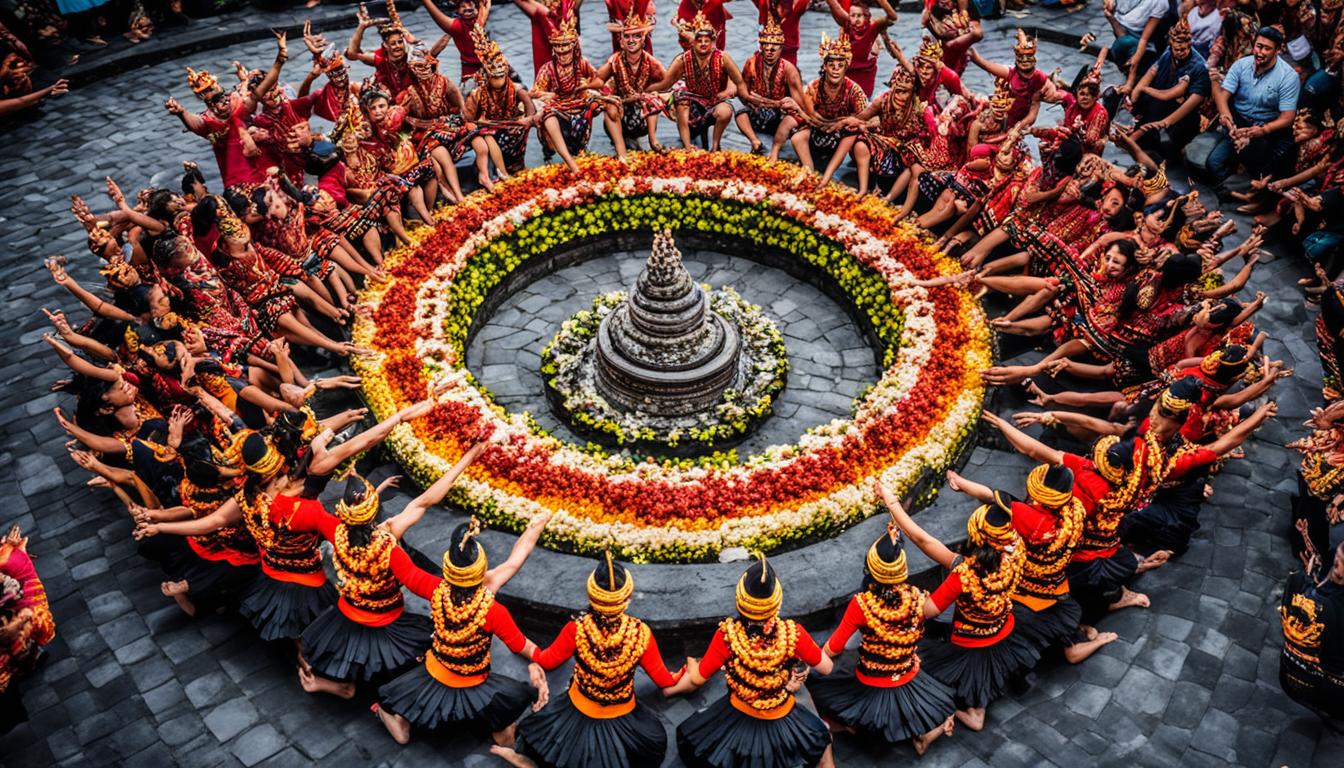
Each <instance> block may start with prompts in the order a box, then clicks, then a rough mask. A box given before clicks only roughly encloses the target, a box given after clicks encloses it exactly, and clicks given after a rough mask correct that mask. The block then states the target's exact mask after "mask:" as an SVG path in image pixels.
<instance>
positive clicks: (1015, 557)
mask: <svg viewBox="0 0 1344 768" xmlns="http://www.w3.org/2000/svg"><path fill="white" fill-rule="evenodd" d="M957 571H959V572H960V574H961V588H962V590H963V591H964V592H966V593H967V594H969V595H970V596H971V600H972V601H973V602H974V603H975V605H976V606H977V607H979V608H980V609H981V610H985V611H989V612H997V611H996V608H1002V607H1004V606H1006V605H1007V604H1008V603H1009V602H1010V598H1009V593H1011V592H1012V591H1013V588H1014V587H1016V586H1017V582H1018V579H1019V578H1021V576H1022V550H1021V548H1020V547H1012V548H1010V549H1005V550H1004V551H1003V557H1001V558H999V567H998V569H997V570H995V571H992V572H990V573H987V574H985V575H984V576H981V575H980V574H978V573H976V572H975V569H974V568H972V567H971V560H963V561H962V562H961V565H959V566H957Z"/></svg>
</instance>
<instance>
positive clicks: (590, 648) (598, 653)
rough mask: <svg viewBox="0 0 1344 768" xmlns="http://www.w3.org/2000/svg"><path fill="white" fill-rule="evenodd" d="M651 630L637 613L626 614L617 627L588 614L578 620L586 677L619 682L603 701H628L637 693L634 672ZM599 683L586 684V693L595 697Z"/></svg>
mask: <svg viewBox="0 0 1344 768" xmlns="http://www.w3.org/2000/svg"><path fill="white" fill-rule="evenodd" d="M649 636H650V633H649V631H648V628H647V627H645V626H644V623H643V622H642V621H640V620H638V619H636V618H634V617H633V616H627V615H625V614H622V615H621V617H620V618H619V619H618V620H617V622H616V624H615V625H614V626H608V627H606V628H603V627H602V626H600V625H599V624H598V622H597V621H596V620H595V619H594V618H593V616H592V614H588V615H586V616H583V617H582V618H580V619H579V620H578V621H577V622H575V634H574V652H575V654H576V655H578V657H579V665H580V666H579V667H576V670H577V669H580V668H581V669H582V670H583V671H584V672H585V673H586V676H591V677H592V678H596V679H595V680H590V681H588V682H594V683H608V684H612V683H614V684H616V686H615V689H614V690H611V689H608V690H603V691H602V692H601V693H600V694H599V695H600V696H601V697H602V698H603V699H604V701H603V702H602V703H614V702H619V701H625V700H628V699H629V698H630V696H632V695H633V693H634V682H635V679H634V674H633V673H634V671H635V667H636V666H638V665H639V660H640V658H641V657H642V656H643V655H644V651H645V649H646V648H648V646H649ZM593 687H595V686H590V685H585V686H583V688H584V693H585V694H586V695H589V697H590V698H591V697H592V694H593V693H595V692H594V691H593V690H592V688H593Z"/></svg>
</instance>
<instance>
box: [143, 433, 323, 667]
mask: <svg viewBox="0 0 1344 768" xmlns="http://www.w3.org/2000/svg"><path fill="white" fill-rule="evenodd" d="M232 453H233V454H234V455H236V456H237V457H239V459H240V461H241V463H242V465H243V467H244V468H245V469H246V470H247V474H246V479H245V480H244V482H243V485H242V487H241V488H240V489H239V490H238V491H237V492H236V493H235V494H234V495H233V498H231V499H229V500H228V501H225V502H224V503H223V504H222V505H220V507H219V508H218V509H216V510H215V511H214V512H211V513H210V514H208V515H206V516H204V517H201V518H198V519H196V520H187V521H183V522H177V523H144V522H141V523H139V525H138V527H137V528H136V530H135V536H136V538H143V537H145V536H154V535H156V534H159V533H171V534H176V535H179V536H200V535H204V534H208V533H212V532H215V531H218V530H220V529H222V528H226V527H228V526H231V525H238V524H239V523H242V524H244V525H246V526H247V531H248V533H250V534H252V538H253V540H254V541H256V543H257V549H258V551H259V552H260V554H261V576H260V577H259V578H257V579H256V580H255V581H254V582H253V583H252V586H251V587H250V589H249V590H248V592H247V593H246V594H245V595H244V596H243V600H242V605H241V606H239V611H240V613H242V614H243V616H244V617H245V618H246V619H247V620H248V621H250V622H252V626H254V627H256V628H257V631H258V632H259V634H260V635H261V639H262V640H266V641H271V640H293V641H294V642H295V643H297V642H298V639H299V636H300V635H301V634H303V630H304V628H306V627H307V626H308V625H309V624H311V623H312V622H313V619H315V618H317V616H318V614H320V613H321V612H322V611H324V610H326V609H327V608H328V607H330V606H331V605H333V604H334V603H335V602H336V590H335V589H334V588H333V587H332V586H331V584H329V583H328V582H327V576H326V573H324V572H323V570H322V551H321V550H320V549H318V544H319V543H320V542H321V537H320V536H318V534H316V533H311V532H303V531H295V530H293V529H292V528H291V526H290V523H291V521H292V520H293V519H294V518H295V517H296V516H298V515H300V514H301V513H303V512H305V511H307V510H312V511H313V512H315V513H316V512H320V513H322V514H325V513H326V510H324V509H323V508H322V504H321V503H320V502H318V501H316V500H313V499H304V498H300V496H299V494H300V493H301V492H302V491H303V483H304V469H305V466H304V465H305V464H306V463H307V462H306V461H305V460H302V459H301V460H300V461H299V462H297V463H290V462H287V461H286V460H285V459H284V457H283V456H282V455H281V453H280V451H279V450H277V449H276V446H275V444H274V443H273V442H272V441H271V439H270V438H269V437H267V436H266V435H263V434H262V433H260V432H254V431H252V430H243V431H241V432H239V433H238V434H237V435H235V437H234V441H233V450H232ZM306 458H307V457H306V456H305V459H306Z"/></svg>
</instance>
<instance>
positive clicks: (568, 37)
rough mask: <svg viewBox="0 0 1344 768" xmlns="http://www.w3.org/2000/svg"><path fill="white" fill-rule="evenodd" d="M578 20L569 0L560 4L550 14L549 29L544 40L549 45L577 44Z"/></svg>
mask: <svg viewBox="0 0 1344 768" xmlns="http://www.w3.org/2000/svg"><path fill="white" fill-rule="evenodd" d="M578 24H579V19H578V16H577V14H575V13H574V5H573V3H571V2H569V0H564V2H562V3H560V7H558V8H556V9H555V10H554V11H552V12H551V29H550V31H549V32H548V33H547V34H546V39H547V40H549V41H550V42H551V45H573V44H575V43H577V42H579V27H578Z"/></svg>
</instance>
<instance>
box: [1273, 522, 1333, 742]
mask: <svg viewBox="0 0 1344 768" xmlns="http://www.w3.org/2000/svg"><path fill="white" fill-rule="evenodd" d="M1326 557H1328V558H1329V560H1328V561H1327V562H1325V563H1322V562H1320V558H1316V557H1313V558H1311V559H1310V560H1309V561H1308V563H1307V568H1306V570H1305V571H1298V572H1296V573H1294V574H1293V575H1291V576H1289V577H1288V583H1287V584H1285V585H1284V589H1283V603H1282V604H1281V605H1280V607H1279V613H1280V614H1281V615H1282V617H1283V656H1282V657H1281V658H1280V661H1279V684H1280V685H1282V686H1283V692H1284V693H1286V694H1288V696H1289V697H1290V698H1292V699H1293V700H1294V701H1296V702H1297V703H1299V704H1301V705H1302V706H1304V707H1309V708H1310V709H1312V710H1313V711H1315V712H1316V713H1318V714H1320V715H1322V716H1323V717H1327V718H1335V719H1336V720H1344V544H1340V545H1339V546H1337V547H1335V549H1334V551H1333V552H1328V553H1326Z"/></svg>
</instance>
